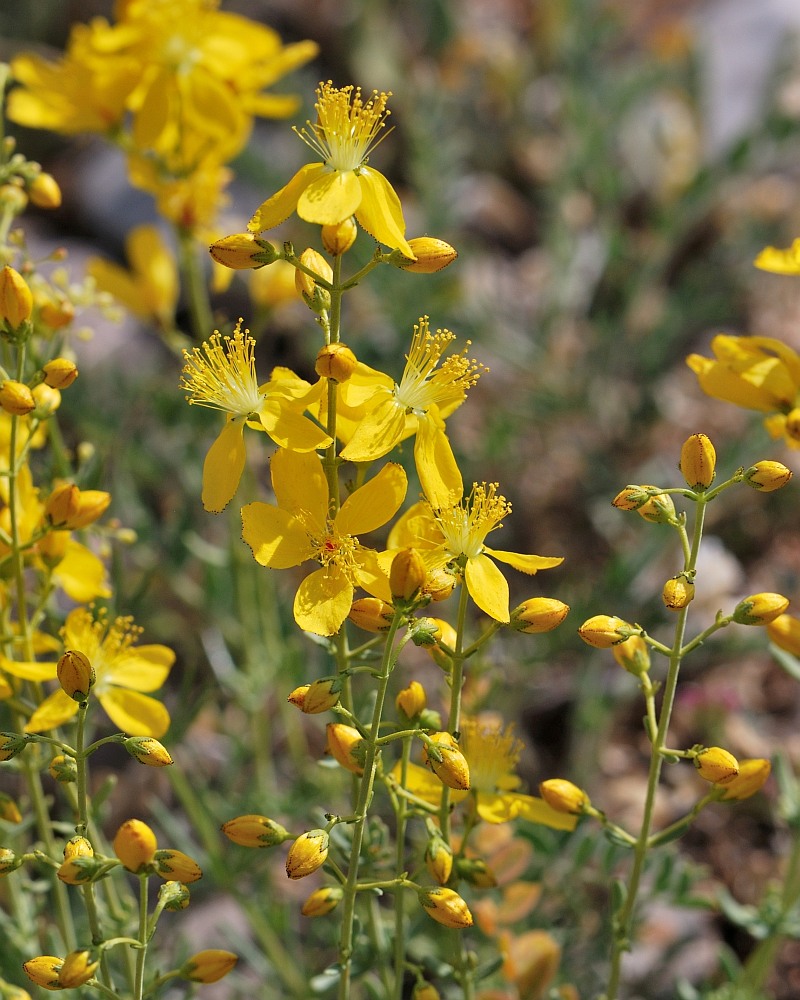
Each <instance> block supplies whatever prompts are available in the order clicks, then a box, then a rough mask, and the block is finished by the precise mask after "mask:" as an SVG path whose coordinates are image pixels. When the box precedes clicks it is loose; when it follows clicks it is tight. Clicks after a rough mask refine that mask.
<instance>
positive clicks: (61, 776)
mask: <svg viewBox="0 0 800 1000" xmlns="http://www.w3.org/2000/svg"><path fill="white" fill-rule="evenodd" d="M47 770H48V772H49V774H50V777H51V778H53V780H54V781H60V782H62V783H68V782H70V781H77V780H78V765H77V764H76V763H75V758H74V757H67V756H66V755H65V754H63V753H60V754H56V756H55V757H53V759H52V760H51V761H50V765H49V767H48V768H47Z"/></svg>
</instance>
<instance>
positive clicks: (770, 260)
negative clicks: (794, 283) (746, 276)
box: [753, 239, 800, 274]
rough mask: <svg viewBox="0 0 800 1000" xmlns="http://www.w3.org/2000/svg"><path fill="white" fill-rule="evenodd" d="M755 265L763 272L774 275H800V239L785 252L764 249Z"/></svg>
mask: <svg viewBox="0 0 800 1000" xmlns="http://www.w3.org/2000/svg"><path fill="white" fill-rule="evenodd" d="M753 264H754V265H755V266H756V267H759V268H761V270H762V271H772V272H773V273H774V274H800V239H798V240H795V241H794V242H793V243H792V245H791V246H790V247H788V248H786V249H785V250H780V249H778V248H777V247H764V249H763V250H762V251H761V253H760V254H758V256H757V257H756V259H755V260H754V261H753Z"/></svg>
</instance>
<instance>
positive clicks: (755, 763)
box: [722, 757, 772, 801]
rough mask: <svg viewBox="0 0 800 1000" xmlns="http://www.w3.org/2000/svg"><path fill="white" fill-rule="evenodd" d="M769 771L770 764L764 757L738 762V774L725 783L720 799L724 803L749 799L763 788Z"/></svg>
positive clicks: (770, 768)
mask: <svg viewBox="0 0 800 1000" xmlns="http://www.w3.org/2000/svg"><path fill="white" fill-rule="evenodd" d="M771 770H772V764H771V763H770V762H769V761H768V760H766V759H765V758H764V757H756V758H754V759H748V760H740V761H739V773H738V774H737V775H736V777H735V778H731V779H730V781H726V782H725V786H724V788H725V791H724V794H723V796H722V798H723V799H724V800H725V801H729V800H735V801H739V800H741V799H749V798H750V796H751V795H755V794H756V792H758V791H760V790H761V789H762V788H763V786H764V785H765V783H766V781H767V778H769V775H770V771H771Z"/></svg>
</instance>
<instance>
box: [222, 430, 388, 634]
mask: <svg viewBox="0 0 800 1000" xmlns="http://www.w3.org/2000/svg"><path fill="white" fill-rule="evenodd" d="M270 471H271V474H272V488H273V490H274V493H275V499H276V500H277V506H275V505H273V504H268V503H261V502H259V501H256V502H255V503H249V504H247V505H246V506H244V507H243V508H242V526H243V529H242V537H243V538H244V540H245V541H246V542H247V544H248V545H249V546H250V548H251V549H252V550H253V556H254V557H255V559H256V561H257V562H259V563H261V565H262V566H268V567H269V568H270V569H288V568H289V567H291V566H299V565H300V564H301V563H303V562H305V561H306V560H307V559H314V560H315V561H316V562H318V563H319V564H320V569H317V570H315V571H314V572H313V573H311V574H310V575H309V576H307V577H306V578H305V580H303V582H302V583H301V584H300V587H299V589H298V591H297V596H296V597H295V601H294V617H295V620H296V622H297V624H298V625H299V626H300V628H302V629H305V630H306V631H307V632H314V633H315V634H316V635H334V634H335V633H336V632H338V631H339V629H340V628H341V626H342V623H343V622H344V620H345V618H346V617H347V614H348V612H349V611H350V605H351V604H352V603H353V591H354V588H355V587H356V586H360V587H363V588H364V590H366V591H367V592H368V593H370V594H372V596H373V597H380V598H381V600H384V601H386V602H387V603H388V602H390V601H391V593H390V590H389V581H388V578H387V576H386V574H385V573H384V572H383V571H382V569H381V566H380V563H379V561H378V555H377V553H376V552H375V551H374V550H373V549H370V548H366V547H365V546H363V545H362V544H361V543H360V542H359V540H358V538H357V537H356V536H357V535H359V534H364V533H366V532H369V531H374V530H375V529H376V528H380V527H382V526H383V525H384V524H386V522H387V521H389V520H390V519H391V518H392V517H394V515H395V514H396V513H397V511H398V509H399V508H400V504H401V503H402V502H403V499H404V498H405V495H406V486H407V482H406V474H405V472H404V471H403V469H402V468H401V467H400V466H399V465H396V464H394V463H389V464H387V465H385V466H384V467H383V468H382V469H381V470H380V472H379V473H378V474H377V475H376V476H374V477H373V478H372V479H370V480H368V481H367V482H366V483H364V485H363V486H360V487H359V488H358V489H357V490H354V491H353V493H351V494H350V496H348V497H347V499H346V500H345V501H344V503H343V504H342V505H341V507H340V508H339V509H338V511H332V510H331V508H330V506H329V500H328V483H327V480H326V478H325V471H324V469H323V466H322V461H321V460H320V458H319V456H318V455H317V454H316V453H315V452H305V453H303V452H297V451H287V450H286V449H283V448H279V449H278V451H276V452H275V454H274V455H273V456H272V461H271V463H270Z"/></svg>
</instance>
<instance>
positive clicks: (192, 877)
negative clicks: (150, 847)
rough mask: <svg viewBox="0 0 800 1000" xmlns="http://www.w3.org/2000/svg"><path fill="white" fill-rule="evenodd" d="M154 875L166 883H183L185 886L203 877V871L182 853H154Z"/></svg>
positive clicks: (168, 851) (192, 859) (169, 851)
mask: <svg viewBox="0 0 800 1000" xmlns="http://www.w3.org/2000/svg"><path fill="white" fill-rule="evenodd" d="M153 864H154V866H155V870H156V875H160V876H161V878H163V879H164V880H165V881H168V882H183V883H184V885H187V884H189V883H191V882H197V881H198V879H201V878H202V877H203V870H202V868H201V867H200V865H198V863H197V862H196V861H195V860H194V858H190V857H189V855H188V854H184V853H183V851H171V850H167V851H156V853H155V854H154V855H153Z"/></svg>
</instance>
